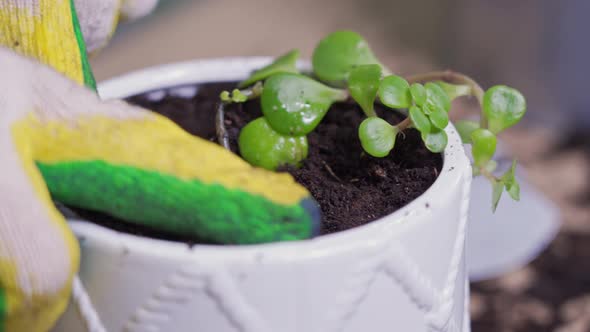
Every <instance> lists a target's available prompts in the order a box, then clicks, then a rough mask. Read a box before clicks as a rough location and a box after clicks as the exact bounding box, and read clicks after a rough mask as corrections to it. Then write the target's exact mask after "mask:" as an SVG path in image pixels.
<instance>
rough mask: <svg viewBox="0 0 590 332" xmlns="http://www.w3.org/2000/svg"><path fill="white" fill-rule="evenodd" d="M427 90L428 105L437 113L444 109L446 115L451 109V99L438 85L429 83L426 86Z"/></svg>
mask: <svg viewBox="0 0 590 332" xmlns="http://www.w3.org/2000/svg"><path fill="white" fill-rule="evenodd" d="M424 88H425V89H426V103H427V104H428V105H430V106H431V109H432V110H433V112H434V111H436V110H437V109H442V110H444V111H445V112H446V113H448V112H449V110H450V109H451V99H450V98H449V96H448V95H447V93H446V92H445V90H443V88H441V87H440V86H439V85H438V84H436V83H433V82H428V83H426V85H425V86H424Z"/></svg>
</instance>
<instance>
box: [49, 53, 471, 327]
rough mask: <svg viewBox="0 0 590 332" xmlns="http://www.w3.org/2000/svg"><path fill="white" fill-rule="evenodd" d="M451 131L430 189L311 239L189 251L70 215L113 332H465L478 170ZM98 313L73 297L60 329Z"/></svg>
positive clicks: (107, 90)
mask: <svg viewBox="0 0 590 332" xmlns="http://www.w3.org/2000/svg"><path fill="white" fill-rule="evenodd" d="M268 61H269V58H228V59H214V60H203V61H193V62H188V63H180V64H174V65H167V66H161V67H156V68H152V69H147V70H144V71H140V72H136V73H132V74H129V75H125V76H123V77H120V78H117V79H114V80H111V81H109V82H106V83H104V84H102V85H101V87H100V89H99V90H100V93H101V95H102V97H103V98H122V97H127V96H130V95H133V94H137V93H141V92H145V91H152V90H157V89H165V88H168V87H174V86H178V85H182V84H192V83H199V82H211V81H227V80H239V79H243V78H244V77H245V76H246V75H247V74H248V73H249V72H250V71H251V70H253V69H255V68H259V67H261V66H262V65H264V64H266V63H268ZM446 131H447V134H448V136H449V145H448V147H447V149H446V150H445V152H444V165H443V170H442V172H441V174H440V176H439V177H438V179H437V180H436V182H435V183H434V184H433V185H432V187H431V188H430V189H428V190H427V191H426V192H425V193H424V194H423V195H422V196H420V197H419V198H417V199H416V200H414V201H413V202H411V203H410V204H409V205H407V206H405V207H404V208H402V209H400V210H398V211H397V212H395V213H393V214H391V215H388V216H386V217H384V218H382V219H380V220H378V221H375V222H373V223H371V224H368V225H366V226H362V227H358V228H355V229H352V230H348V231H345V232H340V233H337V234H332V235H328V236H322V237H319V238H316V239H313V240H308V241H298V242H289V243H275V244H265V245H252V246H211V245H196V246H193V247H192V248H190V247H188V246H187V245H186V244H183V243H175V242H168V241H161V240H153V239H149V238H142V237H137V236H133V235H129V234H123V233H119V232H116V231H113V230H110V229H107V228H104V227H101V226H97V225H94V224H91V223H88V222H83V221H72V222H71V226H72V228H73V230H74V232H75V233H76V235H77V236H78V238H79V240H80V246H81V249H82V264H81V270H80V279H81V281H82V284H83V285H84V287H85V288H86V290H87V292H88V295H89V299H90V301H91V302H92V304H93V305H94V308H95V309H96V312H97V313H98V315H99V317H100V318H101V320H102V322H103V324H104V326H105V327H106V330H107V331H109V332H120V331H126V332H140V331H141V332H144V331H146V332H147V331H150V332H168V331H169V332H189V331H191V332H192V331H207V332H209V331H210V332H236V331H242V332H336V331H345V332H364V331H368V332H380V331H403V332H410V331H411V332H414V331H417V332H421V331H450V332H468V331H469V324H468V323H469V317H468V311H467V306H468V293H469V292H468V286H467V276H466V269H465V255H464V243H465V231H466V222H467V209H468V203H469V202H468V201H469V188H470V180H471V168H470V166H469V162H468V160H467V158H466V156H465V154H464V151H463V149H462V145H461V142H460V138H459V136H458V135H457V133H456V131H455V129H454V128H453V127H452V126H449V127H448V128H447V129H446ZM76 293H79V291H78V290H77V291H76ZM75 295H77V296H79V295H80V294H75ZM82 295H83V294H82ZM90 312H92V308H90V306H89V305H88V304H85V303H84V301H82V302H75V303H72V305H70V308H68V311H67V312H66V314H65V315H64V317H63V318H62V319H61V321H60V322H59V324H58V326H57V327H56V329H55V331H59V332H80V331H86V325H87V324H90V325H95V324H94V323H92V318H89V313H90ZM88 320H90V323H89V322H88Z"/></svg>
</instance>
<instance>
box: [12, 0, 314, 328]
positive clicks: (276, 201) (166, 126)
mask: <svg viewBox="0 0 590 332" xmlns="http://www.w3.org/2000/svg"><path fill="white" fill-rule="evenodd" d="M138 1H139V0H138ZM76 2H77V3H85V2H84V1H82V0H79V1H78V0H76ZM91 2H94V3H97V2H100V1H88V3H91ZM148 2H149V3H153V0H148ZM72 3H73V0H0V24H1V26H0V44H1V45H5V46H7V47H10V48H13V49H14V50H15V51H16V52H13V51H11V50H9V49H7V48H2V47H0V165H1V166H0V331H8V332H23V331H27V332H37V331H47V330H49V329H50V328H51V327H52V326H53V325H54V323H55V321H56V320H57V318H58V317H59V315H60V314H61V313H62V312H63V311H64V309H65V307H66V305H67V302H68V298H69V293H70V288H71V285H72V279H73V276H74V275H75V273H76V272H77V269H78V264H79V262H78V260H79V248H78V244H77V242H76V240H75V238H74V236H73V235H72V233H71V232H70V230H69V228H68V227H67V224H66V222H65V220H64V218H63V216H61V215H60V214H59V212H58V211H57V210H56V208H55V207H54V205H53V203H52V198H51V196H53V197H54V198H56V199H58V200H60V201H62V202H64V203H67V204H72V205H77V206H80V207H85V208H91V209H95V210H99V211H104V212H107V213H110V214H113V215H115V216H119V217H122V218H126V219H127V220H129V221H131V222H137V223H142V224H144V225H151V226H152V227H153V228H159V229H162V230H166V231H172V232H192V233H194V234H196V235H199V236H203V237H205V238H210V239H212V240H216V241H219V242H235V243H249V242H260V241H262V242H263V241H272V240H291V239H298V238H304V237H309V236H310V235H312V234H313V233H314V232H315V231H317V227H314V225H317V222H318V219H319V216H318V215H317V207H316V206H315V205H314V204H313V203H312V201H311V199H310V197H309V193H308V192H307V191H306V190H305V189H304V188H302V187H300V186H299V185H296V184H295V182H294V181H293V180H292V178H291V177H290V176H288V175H278V174H273V173H270V172H266V171H263V170H258V169H254V168H252V167H250V166H249V165H248V164H247V163H245V162H244V161H242V160H241V159H239V158H238V157H237V156H235V155H233V154H231V153H230V152H227V151H226V150H224V149H222V148H221V147H219V146H217V145H215V144H213V143H210V142H208V141H205V140H201V139H199V138H196V137H193V136H191V135H189V134H188V133H186V132H184V131H182V130H181V129H180V128H179V127H178V126H176V125H175V124H173V123H172V122H171V121H169V120H167V119H165V118H163V117H161V116H159V115H157V114H154V113H151V112H149V111H146V110H143V109H140V108H137V107H132V106H129V105H127V104H125V103H123V102H120V101H110V102H103V101H100V100H99V98H98V97H97V96H96V95H95V93H93V92H92V91H91V90H89V89H86V88H84V87H82V86H81V85H80V84H81V83H86V85H87V86H93V79H92V73H91V71H90V69H89V67H88V62H87V59H86V53H85V49H84V46H85V45H84V40H83V38H82V35H81V33H80V32H81V31H83V30H84V28H83V27H84V26H85V22H100V26H101V27H102V26H103V24H106V23H105V22H109V23H108V24H111V23H113V22H114V21H111V20H106V21H103V20H101V19H99V18H100V17H99V15H103V14H105V13H111V12H110V11H105V12H100V11H98V12H96V14H91V13H93V11H90V12H87V13H86V14H83V13H80V17H81V18H84V19H83V21H82V28H81V29H80V26H79V25H78V21H77V18H76V16H77V15H76V12H75V11H74V8H73V7H72ZM104 3H105V7H104V8H106V9H108V10H116V9H117V8H119V7H118V6H110V7H109V6H106V4H107V3H111V2H110V1H104ZM112 3H116V2H115V1H113V2H112ZM130 3H131V2H127V4H128V5H129V4H130ZM137 3H139V2H137ZM81 7H82V6H81ZM132 7H133V6H132ZM87 8H90V5H88V7H87ZM123 8H126V7H125V6H123ZM136 8H137V7H136ZM106 9H105V10H106ZM129 13H131V14H132V11H129V12H128V15H129ZM85 15H87V16H85ZM93 15H96V16H93ZM115 16H116V15H115ZM130 16H133V15H130ZM113 17H114V16H113ZM84 20H87V21H84ZM7 22H8V24H7ZM113 24H114V23H113ZM88 29H89V28H88ZM87 31H103V32H104V31H106V30H104V29H97V30H93V29H89V30H87ZM89 33H90V35H89V37H88V38H90V39H92V37H91V35H92V32H89ZM108 35H109V34H108V33H107V34H100V36H104V38H105V40H106V38H107V37H108ZM94 36H99V35H94ZM85 37H86V35H85ZM96 38H97V39H96V43H93V44H92V45H96V47H100V46H101V45H103V42H100V41H99V40H101V39H102V37H101V38H99V37H96ZM18 53H20V54H21V55H19V54H18ZM22 55H26V56H28V57H32V58H35V59H36V60H38V61H39V62H42V63H45V64H48V65H50V66H52V67H54V68H55V69H56V70H57V71H54V70H53V69H50V68H49V67H46V66H44V65H41V64H39V63H38V62H35V61H33V60H31V59H28V58H25V57H24V56H22ZM58 72H59V73H62V74H65V75H67V76H69V77H70V79H71V80H70V79H67V78H66V77H65V76H63V75H60V74H59V73H58Z"/></svg>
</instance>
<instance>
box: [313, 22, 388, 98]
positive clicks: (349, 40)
mask: <svg viewBox="0 0 590 332" xmlns="http://www.w3.org/2000/svg"><path fill="white" fill-rule="evenodd" d="M312 63H313V71H314V73H315V74H316V75H317V77H318V78H319V79H320V80H322V81H324V82H326V83H328V84H330V85H334V86H340V87H342V86H344V83H345V82H346V80H347V79H348V74H349V73H350V70H351V69H352V68H353V67H356V66H359V65H367V64H377V65H380V66H381V64H380V63H379V61H378V60H377V58H376V57H375V55H374V54H373V52H372V51H371V49H370V48H369V45H368V44H367V42H366V41H365V40H364V39H363V37H361V36H360V35H359V34H358V33H356V32H352V31H337V32H334V33H331V34H329V35H328V36H327V37H325V38H324V39H322V40H321V41H320V42H319V44H318V45H317V46H316V48H315V50H314V52H313V57H312Z"/></svg>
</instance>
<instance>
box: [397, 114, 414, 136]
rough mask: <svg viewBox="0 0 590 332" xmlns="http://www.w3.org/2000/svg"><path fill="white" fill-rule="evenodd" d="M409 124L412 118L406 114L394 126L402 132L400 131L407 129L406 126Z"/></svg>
mask: <svg viewBox="0 0 590 332" xmlns="http://www.w3.org/2000/svg"><path fill="white" fill-rule="evenodd" d="M411 125H412V119H410V117H409V116H408V117H407V118H405V119H404V120H403V121H402V122H400V123H398V124H397V125H396V127H397V129H399V131H400V132H402V131H404V130H406V129H408V127H409V126H411Z"/></svg>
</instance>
